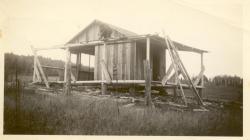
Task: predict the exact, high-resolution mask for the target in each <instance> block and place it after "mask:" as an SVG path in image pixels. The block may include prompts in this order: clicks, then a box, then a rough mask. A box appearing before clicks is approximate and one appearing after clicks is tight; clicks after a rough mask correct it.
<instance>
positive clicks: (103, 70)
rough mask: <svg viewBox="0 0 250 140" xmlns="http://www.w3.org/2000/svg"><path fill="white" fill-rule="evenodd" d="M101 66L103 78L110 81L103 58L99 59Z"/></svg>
mask: <svg viewBox="0 0 250 140" xmlns="http://www.w3.org/2000/svg"><path fill="white" fill-rule="evenodd" d="M101 67H102V72H103V74H104V78H105V79H106V81H107V83H111V81H112V79H111V76H110V74H109V72H108V68H107V66H106V64H105V62H104V60H101Z"/></svg>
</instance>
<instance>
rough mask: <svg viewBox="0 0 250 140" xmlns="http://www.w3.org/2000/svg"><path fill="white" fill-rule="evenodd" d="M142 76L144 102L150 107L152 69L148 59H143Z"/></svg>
mask: <svg viewBox="0 0 250 140" xmlns="http://www.w3.org/2000/svg"><path fill="white" fill-rule="evenodd" d="M144 77H145V104H146V106H149V107H151V106H152V105H153V103H152V98H151V81H152V69H151V68H150V64H149V61H148V60H144Z"/></svg>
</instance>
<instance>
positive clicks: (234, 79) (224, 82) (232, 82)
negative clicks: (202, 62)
mask: <svg viewBox="0 0 250 140" xmlns="http://www.w3.org/2000/svg"><path fill="white" fill-rule="evenodd" d="M208 84H210V85H216V86H232V87H242V86H243V79H242V78H241V77H239V76H230V75H218V76H215V77H214V78H210V79H209V82H208Z"/></svg>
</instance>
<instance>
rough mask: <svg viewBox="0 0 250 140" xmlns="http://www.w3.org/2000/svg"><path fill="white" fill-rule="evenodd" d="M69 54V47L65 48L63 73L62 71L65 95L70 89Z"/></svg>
mask: <svg viewBox="0 0 250 140" xmlns="http://www.w3.org/2000/svg"><path fill="white" fill-rule="evenodd" d="M70 59H71V54H70V51H69V48H66V60H65V73H64V82H65V86H64V93H65V94H66V95H69V94H70V91H71V89H70V88H71V62H70V61H71V60H70Z"/></svg>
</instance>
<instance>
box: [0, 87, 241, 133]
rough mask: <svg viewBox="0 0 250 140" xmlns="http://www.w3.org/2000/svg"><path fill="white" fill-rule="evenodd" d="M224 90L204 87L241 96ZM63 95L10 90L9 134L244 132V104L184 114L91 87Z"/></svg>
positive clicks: (6, 109)
mask: <svg viewBox="0 0 250 140" xmlns="http://www.w3.org/2000/svg"><path fill="white" fill-rule="evenodd" d="M210 88H211V87H210ZM221 88H223V87H221ZM221 88H213V89H207V90H205V92H206V93H207V94H209V95H206V96H211V97H212V98H215V96H217V97H219V98H223V97H226V96H227V95H228V96H229V95H230V96H231V95H232V96H233V98H234V100H236V99H238V96H240V95H239V94H242V93H238V92H236V91H238V90H227V89H225V88H224V89H221ZM225 92H231V93H225ZM58 93H60V91H57V92H55V91H51V92H44V91H42V90H40V91H38V90H34V89H24V90H22V92H21V93H20V98H17V97H18V96H16V92H15V89H13V88H5V94H4V134H59V135H60V134H72V135H175V136H182V135H188V136H190V135H192V136H242V127H243V124H242V120H243V118H242V109H240V108H220V107H218V108H215V109H212V110H210V111H208V112H193V111H184V112H180V111H175V110H166V109H163V108H161V107H156V108H155V109H147V108H145V107H143V106H140V105H131V106H130V105H124V103H122V102H120V101H119V100H118V99H117V98H113V97H106V96H90V95H89V93H88V92H86V91H85V92H84V91H82V92H74V93H73V94H72V95H70V96H65V95H63V94H58ZM206 93H204V94H206ZM212 93H213V95H212ZM210 94H211V95H210ZM236 95H238V96H236ZM226 98H227V99H228V97H226ZM19 99H20V100H19ZM230 99H232V98H230ZM16 101H17V102H16ZM18 101H19V102H18ZM16 103H17V104H16Z"/></svg>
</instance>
